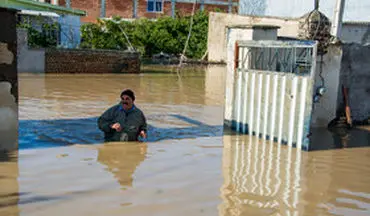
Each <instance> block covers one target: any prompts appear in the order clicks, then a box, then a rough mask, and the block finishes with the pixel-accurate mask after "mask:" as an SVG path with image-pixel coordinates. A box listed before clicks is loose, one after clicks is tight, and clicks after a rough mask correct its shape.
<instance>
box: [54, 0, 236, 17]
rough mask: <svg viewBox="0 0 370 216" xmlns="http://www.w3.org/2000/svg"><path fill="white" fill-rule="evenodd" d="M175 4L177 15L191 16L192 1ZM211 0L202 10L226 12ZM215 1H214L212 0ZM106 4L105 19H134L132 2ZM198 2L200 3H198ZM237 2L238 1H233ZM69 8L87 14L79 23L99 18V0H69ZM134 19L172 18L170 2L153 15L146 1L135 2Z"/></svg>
mask: <svg viewBox="0 0 370 216" xmlns="http://www.w3.org/2000/svg"><path fill="white" fill-rule="evenodd" d="M183 1H184V0H182V2H178V0H176V2H175V11H176V12H177V13H179V14H183V15H184V14H191V12H192V8H193V1H191V0H189V2H187V3H186V2H183ZM212 1H213V0H208V1H207V0H205V4H204V10H205V11H215V10H216V8H217V9H220V10H221V11H224V12H228V6H227V5H217V4H211V3H210V2H212ZM214 1H216V0H214ZM105 2H106V7H105V8H106V17H112V16H115V15H117V16H121V17H122V18H128V19H130V18H134V17H135V15H134V0H125V1H122V0H105ZM199 2H200V1H199ZM217 2H223V3H225V4H226V3H228V2H229V0H217ZM233 2H238V0H233ZM59 5H61V6H66V0H59ZM71 7H72V8H76V9H81V10H84V11H86V12H87V16H86V17H81V22H95V21H96V20H97V18H99V17H100V13H101V0H71ZM196 9H197V10H200V9H201V4H200V3H198V4H197V5H196ZM136 11H137V12H136V13H137V14H136V18H142V17H146V18H158V17H161V16H172V1H171V0H164V4H163V12H160V13H153V12H147V0H137V10H136ZM232 12H233V13H237V12H238V6H233V7H232Z"/></svg>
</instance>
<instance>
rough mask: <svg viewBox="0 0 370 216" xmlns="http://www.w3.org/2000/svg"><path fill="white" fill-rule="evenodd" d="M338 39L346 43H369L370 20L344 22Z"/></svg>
mask: <svg viewBox="0 0 370 216" xmlns="http://www.w3.org/2000/svg"><path fill="white" fill-rule="evenodd" d="M340 39H341V40H342V41H344V42H346V43H359V44H367V43H370V22H363V23H344V24H343V26H342V34H341V38H340Z"/></svg>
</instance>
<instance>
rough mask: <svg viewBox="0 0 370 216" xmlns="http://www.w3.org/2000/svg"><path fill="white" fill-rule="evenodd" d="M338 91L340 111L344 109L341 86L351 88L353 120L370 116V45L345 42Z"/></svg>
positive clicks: (350, 103) (350, 101)
mask: <svg viewBox="0 0 370 216" xmlns="http://www.w3.org/2000/svg"><path fill="white" fill-rule="evenodd" d="M342 49H343V58H342V62H341V68H340V78H339V79H340V82H339V89H338V90H339V91H338V101H337V105H338V112H339V113H340V112H341V111H342V110H343V107H344V104H343V99H342V98H343V96H342V91H341V86H342V85H344V86H345V87H347V88H349V90H348V92H349V106H350V108H351V114H352V120H354V121H363V120H366V119H368V118H369V117H370V61H369V56H370V45H360V44H354V43H353V44H343V45H342Z"/></svg>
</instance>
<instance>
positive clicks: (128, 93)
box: [121, 89, 135, 101]
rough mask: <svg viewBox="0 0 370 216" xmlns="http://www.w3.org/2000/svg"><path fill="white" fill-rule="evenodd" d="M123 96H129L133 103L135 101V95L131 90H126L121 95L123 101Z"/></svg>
mask: <svg viewBox="0 0 370 216" xmlns="http://www.w3.org/2000/svg"><path fill="white" fill-rule="evenodd" d="M123 95H127V96H129V97H130V98H131V99H132V100H133V101H134V100H135V94H134V92H133V91H132V90H131V89H126V90H124V91H123V92H122V93H121V99H122V96H123Z"/></svg>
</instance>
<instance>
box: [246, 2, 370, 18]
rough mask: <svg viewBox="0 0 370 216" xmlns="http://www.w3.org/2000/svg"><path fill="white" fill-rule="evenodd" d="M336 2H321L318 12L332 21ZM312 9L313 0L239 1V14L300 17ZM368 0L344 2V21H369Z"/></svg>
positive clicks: (369, 7) (369, 5) (369, 8)
mask: <svg viewBox="0 0 370 216" xmlns="http://www.w3.org/2000/svg"><path fill="white" fill-rule="evenodd" d="M335 4H336V0H325V1H323V0H321V1H320V8H319V9H320V11H321V12H323V13H324V14H325V15H326V16H327V17H329V18H330V19H333V17H334V8H335ZM313 9H314V0H239V14H243V15H264V16H279V17H300V16H302V15H304V14H305V13H308V12H310V11H311V10H313ZM369 10H370V1H369V0H346V2H345V8H344V16H343V20H344V21H370V13H369Z"/></svg>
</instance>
